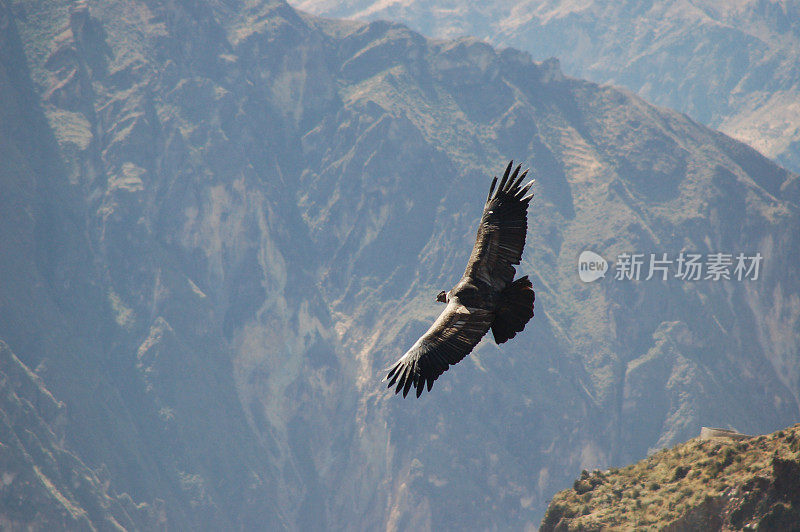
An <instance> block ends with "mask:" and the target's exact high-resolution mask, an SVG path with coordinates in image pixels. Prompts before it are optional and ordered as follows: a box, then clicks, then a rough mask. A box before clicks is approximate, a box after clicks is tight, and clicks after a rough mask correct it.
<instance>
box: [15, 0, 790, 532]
mask: <svg viewBox="0 0 800 532" xmlns="http://www.w3.org/2000/svg"><path fill="white" fill-rule="evenodd" d="M0 27H2V28H4V30H3V32H2V34H0V35H2V39H3V45H2V46H1V47H0V81H1V83H0V98H2V101H3V105H2V106H0V138H1V139H2V142H0V150H3V158H2V160H3V161H4V164H3V165H0V187H2V191H3V193H2V194H0V210H1V211H2V212H0V214H2V215H1V216H0V220H2V221H0V239H2V240H0V241H2V246H3V250H4V251H3V253H2V254H0V271H2V278H3V279H9V280H11V282H3V283H0V339H2V340H3V341H4V342H5V343H6V344H7V345H8V347H9V349H10V350H11V351H13V353H14V354H15V356H16V358H17V359H18V360H19V361H20V364H21V365H22V366H24V367H26V368H29V369H30V371H31V372H32V374H33V376H34V377H35V379H36V382H37V383H39V384H38V385H37V386H41V387H42V389H44V390H46V391H47V392H48V393H49V394H50V395H51V396H52V397H53V398H54V400H55V401H57V402H59V403H63V405H64V407H63V408H64V412H66V414H65V416H64V417H63V421H59V422H58V423H57V424H58V426H59V427H62V428H59V429H58V430H61V431H63V432H60V433H59V432H58V431H57V430H55V429H52V430H51V432H53V433H54V434H63V436H59V437H57V438H56V440H55V443H57V444H58V447H59V448H61V449H63V450H64V451H65V452H68V453H70V454H71V455H73V456H75V457H76V459H77V460H80V462H81V463H82V464H83V465H84V466H85V467H86V468H87V469H89V470H91V471H94V472H95V475H96V476H97V478H103V479H104V480H103V482H104V483H105V484H107V485H108V490H107V491H105V492H103V493H106V494H108V495H107V496H108V497H109V498H110V499H114V498H115V497H117V495H115V494H127V496H128V497H129V498H130V500H131V501H132V503H131V504H133V505H134V506H136V507H137V508H139V507H141V508H142V517H134V516H133V515H130V517H131V520H132V521H133V523H134V525H131V526H142V527H145V528H147V524H146V523H150V521H145V520H146V519H155V520H156V522H161V523H162V524H164V526H167V527H169V528H179V529H182V528H209V529H220V528H231V527H243V528H248V529H250V528H262V529H281V528H289V529H303V530H306V529H327V528H360V529H371V528H391V529H420V528H422V529H425V528H459V527H460V528H464V527H467V526H468V527H470V528H475V527H478V528H491V527H497V528H508V527H514V528H522V527H525V526H536V524H538V523H539V521H540V520H541V516H542V515H543V512H544V509H545V502H546V501H547V500H548V499H549V497H550V496H551V495H552V494H553V493H555V492H556V491H557V490H558V489H560V488H563V487H564V486H567V485H569V483H570V482H571V481H572V472H573V471H577V470H580V469H582V468H586V469H592V468H595V467H603V468H605V467H608V466H613V465H622V464H625V463H628V462H630V461H632V460H636V459H639V458H641V457H643V456H645V455H646V453H647V452H648V451H649V450H650V449H658V448H661V447H664V446H668V445H672V444H674V443H677V442H680V441H685V440H686V439H688V438H689V437H691V436H692V435H694V434H696V431H697V429H698V427H699V426H700V425H701V424H703V425H715V426H731V427H735V428H737V429H739V430H741V431H744V432H748V433H754V434H755V433H760V432H766V431H772V430H775V429H776V428H778V427H782V426H786V425H787V424H789V423H790V422H792V420H794V419H796V418H797V416H798V413H800V406H799V405H800V401H799V400H798V398H800V365H798V363H797V360H798V358H797V352H798V345H800V335H798V331H800V327H798V321H799V320H800V311H798V309H800V303H799V302H798V296H797V294H798V284H799V283H800V281H799V280H798V277H797V268H795V265H796V261H797V257H799V256H800V253H798V249H800V246H799V243H798V234H797V231H796V227H798V222H800V219H799V218H798V199H799V198H800V185H799V184H798V183H799V181H798V176H797V175H795V174H792V173H790V172H788V171H786V170H784V169H782V168H780V167H778V166H776V165H775V164H774V163H772V162H771V161H769V160H768V159H766V158H764V157H763V156H762V155H760V154H759V153H757V152H756V151H754V150H753V149H751V148H749V147H747V146H746V145H743V144H741V143H739V142H737V141H734V140H732V139H730V138H728V137H726V136H725V135H723V134H720V133H718V132H715V131H712V130H709V129H707V128H705V127H703V126H701V125H699V124H697V123H695V122H694V121H692V120H691V119H689V118H687V117H686V116H684V115H681V114H679V113H677V112H673V111H669V110H665V109H658V108H655V107H653V106H651V105H649V104H647V103H645V102H644V101H643V100H641V99H640V98H638V97H636V96H634V95H631V94H628V93H626V92H622V91H619V90H617V89H614V88H611V87H606V86H598V85H596V84H594V83H590V82H587V81H583V80H579V79H573V78H569V77H566V76H564V75H563V73H562V72H561V71H560V69H559V67H558V63H557V62H556V61H545V62H541V63H539V62H535V61H533V60H532V59H531V57H530V56H529V55H527V54H525V53H523V52H519V51H516V50H513V49H504V50H497V49H494V48H492V47H491V46H489V45H488V44H486V43H483V42H480V41H478V40H475V39H471V38H466V39H458V40H449V41H444V40H431V39H427V38H425V37H423V36H421V35H419V34H417V33H414V32H413V31H411V30H409V29H408V28H406V27H403V26H400V25H397V24H392V23H387V22H374V23H370V24H366V23H359V22H345V21H335V20H328V19H322V18H317V17H313V16H309V15H304V14H301V13H298V12H297V11H295V10H294V9H293V8H291V7H290V6H289V5H287V4H286V3H284V2H282V1H278V0H276V1H248V2H244V1H226V2H221V1H208V2H201V3H198V2H190V1H188V0H173V1H170V2H164V3H155V4H154V3H150V2H143V1H125V2H122V1H117V0H109V1H107V2H98V3H91V2H89V3H87V2H85V1H72V2H69V1H65V0H37V1H36V2H27V1H26V2H21V1H20V2H16V1H13V2H10V1H8V0H0ZM510 158H514V159H516V160H518V161H519V162H523V163H525V164H528V165H530V166H531V172H532V175H533V176H535V177H536V178H537V180H538V184H537V185H536V190H535V191H536V194H537V196H536V198H534V202H533V205H532V207H531V209H530V218H529V237H528V243H527V247H526V251H525V255H524V260H523V263H522V264H521V265H520V268H519V272H520V275H522V274H526V275H529V277H530V278H531V279H532V281H533V283H534V289H535V290H536V291H537V303H536V316H535V317H534V318H533V320H532V321H531V323H530V324H529V325H528V327H527V328H526V330H525V331H524V332H523V333H522V334H520V335H518V336H517V337H516V338H515V339H514V340H513V342H509V343H508V344H504V345H503V346H501V347H497V346H495V345H494V344H493V343H492V342H491V341H490V340H487V341H484V342H482V343H481V344H480V345H479V346H478V348H477V349H476V351H475V352H474V353H473V354H472V355H470V357H469V358H468V359H466V360H465V361H464V362H462V363H461V364H459V365H458V366H456V367H455V368H452V369H451V370H450V371H448V372H447V374H445V375H444V376H443V377H442V378H441V379H440V380H439V381H438V382H437V387H436V389H435V390H434V393H431V394H426V395H424V396H423V397H422V398H421V399H419V400H401V399H399V398H397V397H394V396H393V395H392V394H391V392H390V391H389V390H386V389H385V388H384V387H383V384H382V383H381V382H380V379H381V378H382V377H383V369H384V368H385V367H387V366H388V365H389V364H390V363H391V362H392V361H394V360H395V359H396V358H397V356H398V355H399V354H401V353H402V352H403V351H404V350H405V349H407V347H408V346H409V345H411V343H413V341H414V340H415V339H416V338H417V337H418V336H419V335H420V334H421V333H422V332H424V330H425V329H427V327H428V325H429V324H430V322H431V320H432V319H434V318H435V316H436V315H437V313H438V312H439V311H440V309H441V307H439V306H438V304H437V303H436V302H435V298H436V294H437V293H438V291H439V290H441V289H443V288H444V289H448V288H450V287H451V286H452V285H453V284H454V283H455V282H456V281H457V279H458V278H459V277H460V275H461V273H462V271H463V270H462V268H463V267H464V265H465V264H466V262H467V258H468V256H469V253H470V251H471V247H472V244H473V242H474V237H475V230H476V228H477V223H478V219H479V216H480V213H481V206H482V204H483V201H484V200H485V195H486V193H487V189H488V185H489V182H490V179H489V178H490V176H491V175H493V174H497V173H499V172H501V171H502V169H503V168H504V167H505V164H506V163H507V161H508V159H510ZM585 249H591V250H593V251H595V252H597V253H600V254H601V255H603V256H604V257H606V258H607V259H609V260H612V261H613V259H614V257H617V256H618V255H620V254H621V253H623V252H633V253H636V252H640V253H669V254H671V256H674V255H677V254H678V253H679V252H680V251H683V250H687V251H692V252H695V251H696V252H700V253H704V254H709V253H718V252H719V253H731V254H735V253H739V252H742V253H747V254H749V255H753V254H755V253H760V254H761V255H762V256H763V263H762V265H761V270H760V274H759V276H758V279H755V280H753V279H749V280H742V281H738V280H736V279H735V278H734V279H732V280H727V281H725V280H721V281H711V280H700V281H683V280H680V279H677V278H674V277H670V278H669V279H668V280H665V281H661V280H658V279H651V280H649V281H645V280H640V281H623V280H619V281H618V280H615V279H613V276H612V275H611V272H609V275H607V276H606V278H605V279H603V280H598V281H596V282H594V283H590V284H585V283H582V282H581V281H580V280H579V278H578V275H577V260H578V256H579V254H580V253H581V251H583V250H585ZM614 267H616V266H614ZM612 272H613V270H612ZM32 378H33V377H32ZM18 430H24V427H20V428H19V429H18ZM55 443H54V445H55ZM26 460H27V459H26ZM37 460H39V459H38V458H36V457H34V456H33V455H31V458H30V461H27V462H24V463H23V462H20V463H19V464H17V465H16V466H15V467H20V468H22V467H28V465H26V464H33V465H38V462H37ZM38 466H39V467H40V469H41V470H44V469H42V466H41V465H38ZM31 467H32V466H31ZM75 467H76V468H78V466H77V465H76V466H75ZM87 474H88V473H87ZM105 484H104V485H105ZM98 493H99V492H98ZM119 497H123V495H119ZM104 500H106V499H104ZM86 504H88V503H86ZM104 504H105V503H104ZM108 504H109V505H110V504H112V503H111V502H108ZM120 504H122V503H120ZM42 506H43V507H48V508H50V509H51V510H52V511H53V512H55V511H56V510H57V506H55V503H53V502H52V501H51V502H49V503H42ZM124 507H125V508H129V507H130V505H127V506H124ZM42 511H43V512H44V511H45V510H42ZM48 511H50V510H48ZM126 511H127V510H126ZM134 513H135V512H134ZM5 515H7V512H6V514H5ZM97 515H99V514H97ZM113 515H117V514H113ZM89 519H90V520H91V523H92V526H95V527H96V528H102V523H101V521H100V519H101V518H100V517H90V518H89ZM136 519H142V521H137V520H136ZM136 523H145V524H138V525H137V524H136ZM126 526H127V525H126Z"/></svg>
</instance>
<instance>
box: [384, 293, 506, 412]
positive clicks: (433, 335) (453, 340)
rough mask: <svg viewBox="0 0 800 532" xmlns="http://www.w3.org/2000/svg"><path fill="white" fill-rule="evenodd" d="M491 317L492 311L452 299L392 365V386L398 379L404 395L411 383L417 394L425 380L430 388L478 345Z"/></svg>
mask: <svg viewBox="0 0 800 532" xmlns="http://www.w3.org/2000/svg"><path fill="white" fill-rule="evenodd" d="M492 318H493V316H492V313H491V312H488V311H485V310H481V309H470V308H467V307H465V306H464V305H462V304H460V303H458V302H457V301H454V300H451V301H450V302H449V303H448V304H447V307H446V308H445V309H444V311H443V312H442V313H441V314H440V315H439V317H438V318H437V319H436V321H435V322H433V325H431V328H430V329H428V332H426V333H425V334H423V335H422V337H421V338H420V339H419V340H417V341H416V343H415V344H414V345H413V346H411V349H409V350H408V351H407V352H406V354H404V355H403V356H402V357H400V359H399V360H398V361H397V362H395V363H394V365H392V367H391V368H390V369H389V374H388V375H387V376H386V379H387V380H388V381H389V388H391V387H392V386H394V385H395V383H397V388H395V393H399V392H400V390H402V391H403V397H405V396H406V395H407V394H408V390H409V389H410V388H411V386H412V385H413V386H414V387H415V388H416V389H417V397H419V396H420V394H422V390H423V388H424V387H425V384H426V383H427V385H428V391H430V390H431V387H432V386H433V381H435V380H436V379H437V378H438V377H439V375H441V374H442V373H444V372H445V371H446V370H447V368H449V367H450V366H452V365H453V364H456V363H458V362H459V361H460V360H461V359H463V358H464V357H465V356H467V355H468V354H469V352H470V351H472V349H473V348H474V347H475V346H476V345H478V342H480V341H481V338H483V335H484V334H486V332H487V331H488V330H489V327H490V326H491V325H492Z"/></svg>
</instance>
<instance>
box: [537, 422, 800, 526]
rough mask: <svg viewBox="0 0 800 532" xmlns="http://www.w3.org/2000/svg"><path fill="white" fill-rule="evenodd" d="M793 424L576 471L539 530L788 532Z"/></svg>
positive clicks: (796, 439) (798, 445)
mask: <svg viewBox="0 0 800 532" xmlns="http://www.w3.org/2000/svg"><path fill="white" fill-rule="evenodd" d="M798 522H800V425H794V426H793V427H789V428H788V429H786V430H781V431H778V432H775V433H773V434H769V435H766V436H758V437H755V438H750V439H746V440H741V441H735V440H731V439H727V438H715V439H709V440H701V439H694V440H691V441H689V442H687V443H683V444H680V445H677V446H675V447H673V448H672V449H665V450H663V451H660V452H658V453H655V454H654V455H652V456H650V457H648V458H647V459H646V460H642V461H640V462H638V463H636V464H633V465H630V466H628V467H625V468H623V469H612V470H608V471H599V470H598V471H594V472H593V473H591V474H590V473H588V472H586V471H583V473H582V474H581V477H580V478H579V479H577V480H576V481H575V483H574V486H573V488H572V489H569V490H564V491H562V492H560V493H558V494H557V495H556V496H555V497H554V498H553V501H552V502H551V503H550V506H549V507H548V509H547V513H546V515H545V518H544V521H543V522H542V527H541V530H542V531H543V532H547V531H555V530H565V531H566V530H608V529H633V528H635V529H637V530H676V531H677V530H794V529H796V527H797V524H798Z"/></svg>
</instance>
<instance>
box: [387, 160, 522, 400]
mask: <svg viewBox="0 0 800 532" xmlns="http://www.w3.org/2000/svg"><path fill="white" fill-rule="evenodd" d="M513 165H514V161H511V162H509V163H508V166H507V167H506V171H505V173H504V174H503V178H502V179H501V180H500V185H499V186H497V189H496V190H495V186H496V185H497V177H495V178H494V179H493V180H492V185H491V187H489V197H488V198H487V199H486V205H485V206H484V208H483V216H482V217H481V223H480V226H478V236H477V238H476V239H475V246H474V247H473V248H472V255H470V257H469V262H468V263H467V269H466V271H465V272H464V275H463V277H461V280H460V281H459V282H458V284H456V286H454V287H453V289H452V290H450V291H449V292H445V291H441V292H439V295H438V296H437V298H436V300H437V301H439V302H442V303H447V306H446V307H445V309H444V311H442V313H441V314H440V315H439V317H438V318H437V319H436V321H434V322H433V325H431V327H430V329H428V332H426V333H425V334H423V335H422V337H421V338H420V339H419V340H417V341H416V343H415V344H414V345H412V346H411V349H409V350H408V351H407V352H406V353H405V354H404V355H403V356H402V357H400V359H399V360H398V361H397V362H395V363H394V364H393V365H392V367H391V368H389V370H388V371H389V373H388V375H387V376H386V379H384V380H388V381H389V388H391V387H392V386H395V385H396V388H395V393H400V391H401V390H402V392H403V397H405V396H406V395H407V394H408V390H410V389H411V386H414V387H415V388H416V390H417V397H419V396H420V395H421V394H422V390H423V389H424V388H425V386H426V385H427V387H428V391H430V390H431V388H432V387H433V381H435V380H436V379H437V378H439V375H441V374H442V373H444V372H445V371H447V369H448V368H449V367H450V366H452V365H454V364H457V363H458V362H460V361H461V360H462V359H463V358H464V357H465V356H467V355H468V354H469V353H470V351H472V349H473V348H474V347H475V346H476V345H477V344H478V342H480V340H481V338H483V335H484V334H486V333H487V331H488V330H489V329H492V335H493V336H494V341H495V342H496V343H498V344H502V343H503V342H505V341H507V340H509V339H511V338H514V336H516V334H517V333H518V332H520V331H522V330H523V329H524V328H525V324H527V323H528V321H529V320H530V319H531V318H532V317H533V302H534V298H535V295H534V292H533V287H532V285H531V282H530V281H529V280H528V276H527V275H526V276H524V277H521V278H519V279H517V280H516V281H515V280H514V275H515V273H516V271H515V269H514V265H516V264H519V263H520V260H521V259H522V248H523V247H524V246H525V235H526V233H527V229H528V203H530V201H531V199H532V198H533V193H531V194H528V191H529V190H530V188H531V186H532V185H533V180H531V181H530V182H528V183H527V184H525V185H521V183H522V182H523V181H524V180H525V176H526V175H527V174H528V171H527V170H526V171H524V172H522V173H521V174H520V169H521V165H519V166H517V167H516V168H515V169H514V171H513V172H512V171H511V169H512V167H513Z"/></svg>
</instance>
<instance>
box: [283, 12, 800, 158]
mask: <svg viewBox="0 0 800 532" xmlns="http://www.w3.org/2000/svg"><path fill="white" fill-rule="evenodd" d="M294 5H296V6H297V7H298V8H300V9H303V10H305V11H309V12H311V13H315V14H318V15H325V16H333V17H344V18H356V19H363V20H376V19H389V20H394V21H397V22H402V23H404V24H408V25H409V26H411V27H412V28H415V29H417V30H419V31H422V33H424V34H426V35H431V36H436V37H444V38H454V37H458V36H463V35H475V36H477V37H480V38H482V39H486V40H487V41H489V42H490V43H492V44H493V45H495V46H501V47H503V46H512V47H515V48H519V49H521V50H526V51H528V52H530V53H531V54H532V55H533V56H534V57H536V58H546V57H550V56H555V57H558V58H559V59H560V60H561V62H562V64H563V65H564V69H565V70H566V71H567V72H569V73H570V74H573V75H576V76H579V77H585V78H588V79H591V80H594V81H597V82H600V83H610V84H614V85H619V86H623V87H627V88H628V89H630V90H632V91H634V92H636V93H638V94H639V95H640V96H642V97H643V98H645V99H646V100H648V101H650V102H653V103H655V104H657V105H661V106H666V107H671V108H673V109H677V110H679V111H682V112H684V113H687V114H689V115H690V116H691V117H693V118H694V119H695V120H698V121H700V122H702V123H704V124H707V125H709V126H711V127H713V128H715V129H720V130H721V131H723V132H725V133H727V134H728V135H730V136H732V137H734V138H737V139H739V140H742V141H744V142H747V143H748V144H750V145H751V146H753V147H754V148H756V149H757V150H759V151H760V152H761V153H763V154H765V155H767V156H768V157H771V158H774V159H776V160H777V161H779V163H780V164H782V165H784V166H786V167H787V168H791V169H793V170H794V171H798V170H800V128H798V127H797V124H798V123H800V107H799V106H798V105H797V101H798V100H799V99H800V3H798V2H797V1H796V0H745V1H741V2H710V1H707V0H681V1H678V2H671V1H653V2H647V3H644V4H643V3H641V2H632V1H624V2H613V3H608V2H598V1H592V2H579V3H576V2H569V1H565V0H547V1H544V2H542V1H535V2H534V1H523V2H509V1H506V0H497V1H494V2H483V3H474V2H467V1H464V0H447V1H441V0H440V1H437V2H423V1H414V0H392V1H380V2H376V1H374V0H347V1H344V2H342V1H338V0H336V1H332V0H298V1H297V2H295V3H294Z"/></svg>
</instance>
